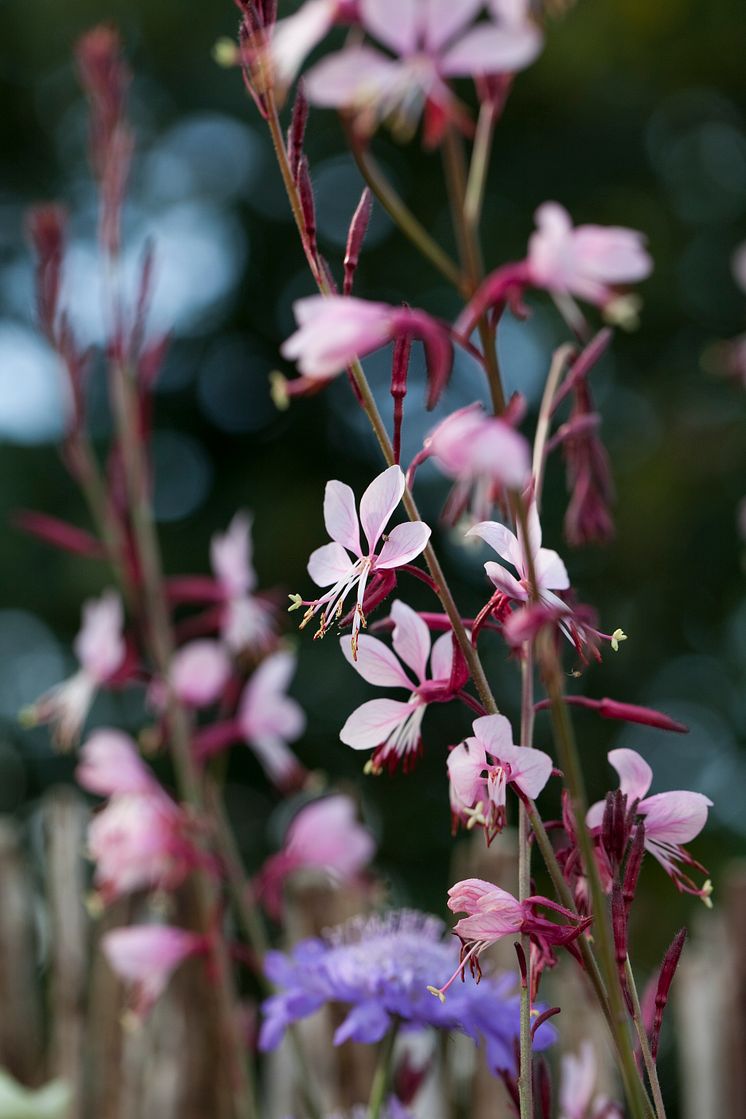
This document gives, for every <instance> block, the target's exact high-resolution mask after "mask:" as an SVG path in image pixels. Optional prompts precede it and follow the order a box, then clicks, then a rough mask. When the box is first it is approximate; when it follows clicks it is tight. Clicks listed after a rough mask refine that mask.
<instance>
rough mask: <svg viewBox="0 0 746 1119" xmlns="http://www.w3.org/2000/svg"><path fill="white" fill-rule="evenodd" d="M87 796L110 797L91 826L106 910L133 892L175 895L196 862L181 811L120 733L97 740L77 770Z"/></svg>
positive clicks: (87, 748) (84, 753) (85, 749)
mask: <svg viewBox="0 0 746 1119" xmlns="http://www.w3.org/2000/svg"><path fill="white" fill-rule="evenodd" d="M76 777H77V779H78V782H79V784H80V785H81V786H82V787H83V788H84V789H87V790H88V791H89V792H93V793H98V794H99V795H102V796H107V797H110V798H111V799H110V801H109V804H108V805H107V806H106V808H104V809H102V811H101V812H99V813H98V814H97V815H96V816H95V817H94V818H93V820H92V821H91V823H90V825H89V828H88V851H89V854H90V856H91V858H92V859H93V860H94V862H95V864H96V870H95V875H94V881H95V884H96V887H97V889H98V890H99V892H100V895H101V898H102V899H103V901H104V903H105V904H109V903H110V902H111V901H113V900H114V899H115V898H118V897H121V896H122V895H124V894H127V893H131V892H133V891H134V890H144V889H163V890H173V889H175V888H176V887H177V886H178V885H180V883H181V882H183V881H184V879H185V878H186V876H187V874H188V873H189V871H190V870H191V869H192V868H193V867H194V866H195V864H196V862H197V861H198V855H197V851H196V849H195V847H194V845H193V844H192V842H191V840H190V838H189V836H188V831H189V824H188V820H187V817H186V816H185V814H184V812H183V811H182V809H181V808H180V807H179V806H178V805H177V804H175V803H174V801H173V800H171V798H170V797H169V796H168V795H167V794H166V793H165V792H164V790H163V789H162V788H161V786H160V785H159V784H158V782H157V780H156V779H155V777H154V776H153V775H152V773H151V772H150V770H149V769H148V768H147V766H146V765H145V764H144V763H143V761H142V760H141V758H140V757H139V755H138V753H137V749H136V747H135V744H134V742H132V740H131V739H129V738H128V737H127V735H124V734H121V733H120V732H118V731H108V730H102V731H97V732H96V733H95V734H93V735H92V736H91V737H90V739H89V740H88V741H87V742H86V743H85V745H84V746H83V748H82V750H81V761H80V765H79V766H78V768H77V770H76Z"/></svg>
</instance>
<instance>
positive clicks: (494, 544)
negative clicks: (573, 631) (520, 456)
mask: <svg viewBox="0 0 746 1119" xmlns="http://www.w3.org/2000/svg"><path fill="white" fill-rule="evenodd" d="M527 522H528V542H527V541H526V540H525V539H524V535H523V533H522V532H521V530H520V528H519V530H518V536H517V537H516V536H515V535H514V534H513V533H512V532H511V531H510V529H507V528H506V527H505V525H501V524H498V523H497V521H482V522H481V523H480V524H478V525H474V528H472V529H470V530H469V532H468V533H467V536H481V538H482V540H484V541H485V543H487V544H489V546H490V547H491V548H494V550H495V551H496V552H497V554H498V555H499V556H502V557H503V559H506V560H508V562H509V563H511V564H512V565H513V567H514V568H515V569H516V571H517V572H518V579H516V578H515V576H514V575H511V573H510V572H509V571H507V570H506V569H505V568H504V567H503V566H502V565H501V564H499V563H493V562H488V563H486V564H485V565H484V570H485V571H486V572H487V575H488V577H489V579H490V580H491V581H492V582H493V583H494V585H495V586H496V587H497V589H498V590H499V591H502V593H503V594H504V595H506V596H507V597H508V598H509V599H511V600H512V601H513V602H528V601H529V599H530V597H531V587H530V574H531V569H532V568H533V574H534V576H535V578H536V592H537V594H538V596H539V599H540V601H541V602H544V603H546V605H547V606H554V607H556V608H558V609H560V610H563V611H564V610H567V606H566V605H565V603H564V602H563V601H562V599H561V598H559V597H558V595H556V594H554V591H566V590H567V589H568V588H569V586H570V580H569V578H568V575H567V569H566V568H565V565H564V563H563V562H562V560H561V559H560V557H559V556H558V555H557V553H556V552H554V551H552V550H551V549H550V548H542V546H541V525H540V523H539V514H538V512H537V509H536V503H535V502H534V501H532V502H531V504H530V506H529V509H528V515H527Z"/></svg>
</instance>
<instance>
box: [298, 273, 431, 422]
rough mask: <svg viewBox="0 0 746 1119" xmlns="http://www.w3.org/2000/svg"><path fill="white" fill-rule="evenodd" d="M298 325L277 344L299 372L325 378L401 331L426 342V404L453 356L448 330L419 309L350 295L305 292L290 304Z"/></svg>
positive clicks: (321, 378) (320, 378)
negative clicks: (394, 305)
mask: <svg viewBox="0 0 746 1119" xmlns="http://www.w3.org/2000/svg"><path fill="white" fill-rule="evenodd" d="M293 311H294V312H295V318H296V321H297V323H298V329H297V330H296V332H295V333H294V334H291V335H290V337H289V338H288V339H286V341H285V342H284V343H283V344H282V346H281V347H280V352H281V353H282V356H283V357H285V358H287V359H288V360H289V361H295V362H296V363H297V365H298V368H299V369H300V371H301V373H302V374H303V376H304V377H307V378H310V379H311V380H322V381H323V380H327V379H328V378H330V377H335V376H336V375H337V374H338V373H342V372H343V371H344V370H345V369H346V368H347V366H348V365H350V363H351V362H353V361H354V360H355V358H360V357H365V355H366V354H370V353H373V351H374V350H378V349H380V348H381V346H385V345H386V344H387V343H388V342H391V341H392V340H393V339H394V338H396V337H398V336H399V335H402V334H407V335H411V336H412V337H414V338H420V339H421V340H422V342H423V345H424V346H425V356H426V361H427V375H428V383H429V396H428V407H432V405H433V404H435V403H436V402H437V400H438V398H439V396H440V394H441V392H442V391H443V388H444V387H445V384H446V381H447V379H448V376H449V374H450V371H451V365H452V362H453V347H452V345H451V341H450V338H449V337H448V334H447V331H446V330H445V329H444V327H443V326H441V325H440V323H438V322H436V320H435V319H432V318H431V317H430V316H429V315H428V314H426V313H425V312H424V311H418V310H416V309H412V308H410V307H392V306H390V305H389V304H388V303H374V302H373V301H372V300H368V299H357V298H356V297H355V296H352V295H309V296H307V297H306V298H305V299H298V300H296V302H295V303H294V304H293Z"/></svg>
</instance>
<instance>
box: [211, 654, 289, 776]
mask: <svg viewBox="0 0 746 1119" xmlns="http://www.w3.org/2000/svg"><path fill="white" fill-rule="evenodd" d="M295 666H296V658H295V656H294V655H293V654H292V653H289V652H286V651H280V652H277V653H272V654H271V656H269V657H265V659H264V660H263V661H262V662H261V664H260V665H259V667H258V668H256V669H255V670H254V672H253V674H252V676H251V678H250V679H249V682H248V683H247V684H246V687H245V688H244V690H243V692H242V693H241V698H240V700H239V703H238V711H237V712H236V715H235V717H234V718H232V719H228V720H226V721H225V722H222V723H215V724H213V725H212V726H209V727H205V728H204V729H203V730H200V731H199V733H198V734H197V735H196V738H195V747H196V750H197V755H198V756H199V757H200V758H201V759H202V760H204V759H206V758H208V757H210V756H211V755H213V754H216V753H218V752H219V751H221V750H224V749H225V748H226V747H227V746H229V745H230V744H231V743H233V742H237V741H241V740H243V741H244V742H245V743H246V744H247V745H248V746H250V747H251V749H252V750H253V751H254V753H255V754H256V757H257V759H258V761H259V763H260V764H261V766H262V768H263V769H264V771H265V773H266V774H267V776H268V777H269V779H270V781H272V782H273V783H274V784H275V785H277V786H278V787H279V788H281V789H284V790H287V789H290V788H293V787H295V786H296V785H298V784H300V783H301V781H302V779H303V777H304V776H305V771H304V769H303V767H302V765H301V764H300V762H299V761H298V759H297V758H296V757H295V754H294V753H293V752H292V750H291V749H290V748H289V746H288V742H294V741H295V739H296V738H300V736H301V734H302V733H303V731H304V729H305V726H306V718H305V715H304V714H303V708H302V707H301V706H300V704H299V703H297V702H296V700H294V699H292V698H291V697H290V696H289V695H287V694H286V692H287V688H288V685H289V684H290V680H291V678H292V676H293V673H294V672H295Z"/></svg>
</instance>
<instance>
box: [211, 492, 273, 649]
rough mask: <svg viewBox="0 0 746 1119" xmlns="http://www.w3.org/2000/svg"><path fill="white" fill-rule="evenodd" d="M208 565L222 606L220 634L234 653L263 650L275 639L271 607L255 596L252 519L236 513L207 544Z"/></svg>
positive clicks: (246, 515) (243, 513)
mask: <svg viewBox="0 0 746 1119" xmlns="http://www.w3.org/2000/svg"><path fill="white" fill-rule="evenodd" d="M210 563H211V565H212V569H213V571H214V573H215V579H216V580H217V584H218V588H219V590H220V591H221V592H222V598H223V605H222V611H221V618H220V633H221V637H222V639H223V641H224V642H225V644H226V645H227V646H228V648H229V649H230V650H231V651H232V652H234V653H240V652H241V651H242V650H243V649H246V648H248V649H252V650H259V651H264V650H266V649H267V648H268V647H269V646H270V645H271V644H272V641H273V639H274V636H275V618H274V610H273V608H272V605H271V604H270V603H269V602H267V601H266V600H264V599H262V598H260V597H258V596H257V595H256V594H254V591H255V590H256V585H257V577H256V571H255V570H254V564H253V557H252V544H251V516H250V514H248V513H246V512H244V511H242V510H241V511H239V512H238V513H236V514H235V516H234V517H233V520H232V521H231V523H230V524H229V525H228V528H227V530H226V531H225V532H222V533H216V534H215V536H213V538H212V540H211V541H210Z"/></svg>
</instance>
